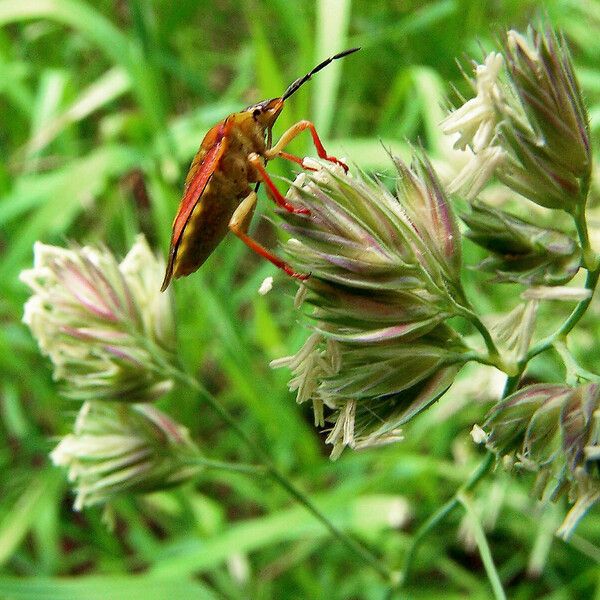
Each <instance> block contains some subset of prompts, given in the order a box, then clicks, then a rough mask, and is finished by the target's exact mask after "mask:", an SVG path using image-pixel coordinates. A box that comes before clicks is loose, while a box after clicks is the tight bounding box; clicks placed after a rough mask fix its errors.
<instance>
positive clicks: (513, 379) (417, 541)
mask: <svg viewBox="0 0 600 600" xmlns="http://www.w3.org/2000/svg"><path fill="white" fill-rule="evenodd" d="M522 372H523V370H522V369H521V371H520V372H519V373H516V374H515V375H511V376H510V377H507V378H506V383H505V384H504V390H503V392H502V398H506V397H507V396H509V395H510V394H512V392H513V391H514V390H515V389H516V387H517V385H518V384H519V379H520V378H521V374H522ZM494 458H495V455H494V454H493V453H492V452H488V453H487V455H486V457H485V458H484V459H483V461H481V463H480V464H479V466H478V467H477V468H476V469H475V470H474V471H473V473H472V474H471V476H470V477H469V479H467V481H466V482H465V483H464V484H463V485H462V486H461V487H460V488H459V489H458V490H457V491H456V493H455V494H454V496H453V497H452V498H450V500H448V502H446V503H445V504H444V505H442V506H441V507H440V508H439V509H438V510H437V511H436V512H435V513H433V514H432V515H431V516H430V517H429V518H428V519H427V520H426V521H425V523H423V525H421V527H419V529H418V530H417V532H416V533H415V535H414V536H413V539H412V541H411V544H410V546H409V548H408V550H407V551H406V555H405V556H404V564H403V567H402V573H401V576H400V580H399V582H398V585H397V587H398V588H400V587H402V586H403V585H404V584H406V582H407V581H408V577H409V575H410V572H411V569H412V565H413V562H414V559H415V555H416V553H417V550H418V549H419V546H420V545H421V543H422V542H423V539H424V538H425V537H426V536H427V535H428V534H429V533H430V532H431V531H432V530H433V529H434V528H435V527H436V526H437V525H438V524H439V523H441V522H442V521H443V520H444V519H445V518H446V517H447V516H448V515H449V514H450V513H451V512H452V511H453V510H454V509H455V508H456V507H457V506H458V505H459V504H460V500H459V495H460V494H465V493H468V492H470V491H471V490H473V488H474V487H475V486H476V485H477V484H478V483H479V481H481V479H483V477H484V476H485V475H486V474H487V473H488V472H489V470H490V469H491V468H492V466H493V464H494Z"/></svg>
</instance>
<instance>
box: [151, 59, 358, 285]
mask: <svg viewBox="0 0 600 600" xmlns="http://www.w3.org/2000/svg"><path fill="white" fill-rule="evenodd" d="M357 50H358V48H352V49H350V50H345V51H344V52H340V53H339V54H336V55H335V56H332V57H330V58H328V59H327V60H324V61H323V62H322V63H320V64H319V65H317V66H316V67H315V68H314V69H312V70H311V71H310V72H309V73H307V74H306V75H305V76H304V77H301V78H299V79H297V80H296V81H294V82H293V83H292V84H291V85H290V86H289V87H288V88H287V90H286V91H285V92H284V93H283V95H282V96H281V98H273V99H272V100H265V101H263V102H260V103H259V104H254V105H252V106H249V107H248V108H246V109H245V110H243V111H241V112H238V113H233V114H232V115H229V116H228V117H227V118H226V119H224V120H223V121H221V122H220V123H217V124H216V125H215V126H214V127H213V128H212V129H211V130H210V131H209V132H208V133H207V134H206V136H205V137H204V139H203V140H202V144H201V145H200V149H199V150H198V153H197V154H196V156H195V157H194V160H193V161H192V165H191V167H190V170H189V173H188V175H187V178H186V180H185V188H184V192H183V198H182V200H181V204H180V206H179V210H178V211H177V215H176V217H175V220H174V222H173V234H172V237H171V247H170V250H169V261H168V264H167V270H166V273H165V278H164V281H163V284H162V287H161V290H162V291H164V290H166V289H167V287H168V286H169V283H170V282H171V279H173V278H177V277H183V276H184V275H189V274H190V273H193V272H194V271H196V270H197V269H198V268H200V267H201V266H202V264H203V263H204V261H205V260H206V259H207V258H208V256H209V255H210V254H211V253H212V251H213V250H214V249H215V248H216V247H217V245H218V244H219V242H220V241H221V240H222V239H223V238H224V237H225V235H226V234H227V232H228V231H229V230H231V231H232V232H233V233H235V235H237V236H238V237H239V238H240V239H241V240H242V241H243V242H244V243H245V244H246V245H247V246H248V247H249V248H251V249H252V250H254V251H255V252H257V253H258V254H260V255H261V256H263V257H264V258H266V259H267V260H270V261H271V262H272V263H273V264H274V265H275V266H277V267H279V268H280V269H283V270H284V271H285V272H286V273H287V274H288V275H291V276H292V277H299V278H304V277H306V276H305V275H302V274H300V273H295V272H294V271H293V270H292V269H291V268H290V267H289V266H288V265H287V264H286V263H285V262H283V261H282V260H281V259H280V258H279V257H277V256H275V255H274V254H271V253H270V252H269V251H268V250H267V249H265V248H263V247H262V246H261V245H260V244H259V243H258V242H256V241H255V240H254V239H252V238H251V237H250V236H249V235H248V234H247V233H246V232H247V230H248V226H249V224H250V220H251V219H252V214H253V212H254V207H255V206H256V191H257V189H258V185H259V184H260V182H264V183H265V186H266V188H267V193H268V195H269V196H270V197H271V198H272V199H273V200H274V201H275V202H276V203H277V204H278V205H279V206H281V207H282V208H284V209H286V210H289V211H291V212H296V213H300V214H308V212H309V211H308V210H307V209H305V208H297V207H294V206H292V205H291V204H289V203H288V202H287V201H286V199H285V198H284V197H283V195H282V194H281V193H280V192H279V191H278V190H277V188H276V187H275V185H274V183H273V181H272V180H271V178H270V177H269V175H268V174H267V172H266V170H265V165H266V163H267V161H269V160H271V159H272V158H275V157H277V156H281V157H283V158H286V159H288V160H292V161H294V162H297V163H299V164H300V165H302V159H300V158H298V157H296V156H293V155H291V154H288V153H286V152H284V151H283V149H284V148H285V146H287V144H289V143H290V141H291V140H292V139H294V138H295V137H296V136H297V135H298V134H299V133H301V132H302V131H304V130H305V129H309V130H310V132H311V135H312V139H313V142H314V144H315V147H316V149H317V154H318V155H319V156H320V157H321V158H324V159H326V160H330V161H332V162H335V163H338V164H341V165H342V166H343V167H344V168H347V167H346V166H345V165H344V164H343V163H341V162H340V161H339V160H338V159H336V158H335V157H333V156H329V155H328V154H327V153H326V152H325V149H324V148H323V144H322V143H321V140H320V139H319V136H318V135H317V132H316V130H315V126H314V125H313V124H312V123H311V122H310V121H299V122H298V123H296V124H295V125H293V126H292V127H290V129H288V130H287V131H286V132H285V133H284V134H283V135H282V136H281V138H280V140H279V141H278V142H277V143H276V144H275V145H274V146H272V145H271V136H272V134H271V131H272V128H273V125H274V123H275V121H276V120H277V117H278V116H279V113H280V112H281V110H282V108H283V105H284V103H285V101H286V100H287V98H289V97H290V96H291V95H292V94H293V93H294V92H295V91H296V90H297V89H298V88H299V87H300V86H302V85H303V84H304V83H305V82H306V81H308V80H309V79H310V78H311V76H312V75H314V74H315V73H317V72H318V71H320V70H321V69H322V68H324V67H325V66H327V65H328V64H329V63H330V62H331V61H333V60H336V59H338V58H342V57H344V56H347V55H348V54H351V53H352V52H356V51H357ZM252 184H256V185H254V189H253V187H252Z"/></svg>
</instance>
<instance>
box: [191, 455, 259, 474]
mask: <svg viewBox="0 0 600 600" xmlns="http://www.w3.org/2000/svg"><path fill="white" fill-rule="evenodd" d="M185 462H186V464H188V465H194V466H201V467H206V468H207V469H220V470H222V471H234V472H238V473H251V474H253V475H260V474H264V473H266V472H267V468H266V467H265V466H264V465H247V464H244V463H230V462H225V461H222V460H212V459H210V458H204V457H203V456H194V457H190V458H187V459H186V460H185Z"/></svg>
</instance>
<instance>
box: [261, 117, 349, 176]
mask: <svg viewBox="0 0 600 600" xmlns="http://www.w3.org/2000/svg"><path fill="white" fill-rule="evenodd" d="M305 129H309V130H310V135H311V136H312V140H313V144H314V145H315V148H316V150H317V154H318V155H319V158H322V159H324V160H328V161H330V162H332V163H335V164H338V165H340V167H342V168H343V169H344V171H346V172H348V165H347V164H345V163H343V162H342V161H341V160H340V159H339V158H336V157H335V156H330V155H329V154H327V152H326V150H325V148H324V147H323V142H321V138H320V137H319V134H318V133H317V130H316V129H315V126H314V124H313V123H311V122H310V121H298V122H297V123H296V124H295V125H292V126H291V127H290V128H289V129H288V130H287V131H286V132H284V133H283V135H282V136H281V137H280V138H279V141H278V142H277V143H276V144H275V145H274V146H273V147H272V148H271V149H270V150H267V151H266V152H265V158H266V159H267V160H271V159H272V158H275V157H276V156H278V155H279V154H280V153H281V151H282V150H283V149H284V148H285V147H286V146H287V145H288V144H289V143H290V142H291V141H292V140H293V139H294V138H295V137H297V136H298V135H299V134H300V133H302V132H303V131H304V130H305Z"/></svg>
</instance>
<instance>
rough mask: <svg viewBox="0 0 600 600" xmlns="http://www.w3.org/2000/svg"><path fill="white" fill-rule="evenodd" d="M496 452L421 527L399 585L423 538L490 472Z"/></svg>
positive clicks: (400, 583)
mask: <svg viewBox="0 0 600 600" xmlns="http://www.w3.org/2000/svg"><path fill="white" fill-rule="evenodd" d="M494 458H495V456H494V454H492V453H491V452H488V453H487V455H486V457H485V458H484V459H483V460H482V461H481V463H480V464H479V466H478V467H477V468H476V469H475V471H473V473H472V474H471V476H470V477H469V479H468V480H467V481H466V482H465V483H464V484H463V485H462V486H461V487H460V489H459V490H458V491H457V492H456V493H455V494H454V496H453V497H452V498H450V500H448V502H446V503H445V504H444V505H443V506H441V507H440V508H438V510H436V511H435V512H434V513H433V514H432V515H431V516H430V517H429V518H428V519H427V521H425V523H423V525H421V527H419V529H418V530H417V532H416V533H415V535H414V536H413V539H412V541H411V544H410V546H409V548H408V550H407V552H406V555H405V556H404V564H403V566H402V575H401V578H400V582H399V584H398V587H401V586H402V585H404V584H405V583H406V582H407V581H408V577H409V575H410V571H411V569H412V565H413V562H414V559H415V555H416V553H417V550H418V549H419V547H420V545H421V543H422V542H423V539H424V538H425V537H426V536H427V535H428V534H429V532H430V531H432V530H433V529H434V528H435V527H436V526H437V525H438V524H439V523H441V522H442V521H443V520H444V519H445V518H446V517H447V516H448V515H449V514H450V513H451V512H452V511H453V510H454V509H455V508H456V507H457V506H458V505H459V504H460V501H459V499H458V497H459V495H460V494H461V493H466V492H469V491H471V490H472V489H473V488H474V487H475V486H476V485H477V484H478V483H479V481H481V479H482V478H483V477H484V476H485V475H486V474H487V473H488V471H489V470H490V469H491V468H492V465H493V464H494Z"/></svg>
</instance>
